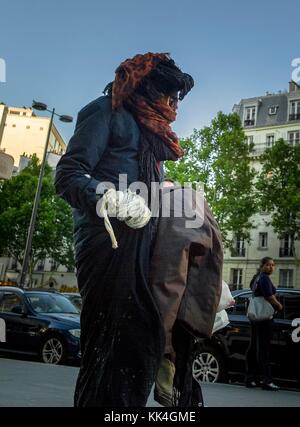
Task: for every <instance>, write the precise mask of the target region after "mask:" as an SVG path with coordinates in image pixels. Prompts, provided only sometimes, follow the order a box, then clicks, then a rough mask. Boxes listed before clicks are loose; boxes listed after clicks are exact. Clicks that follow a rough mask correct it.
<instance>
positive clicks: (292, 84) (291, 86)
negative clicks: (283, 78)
mask: <svg viewBox="0 0 300 427" xmlns="http://www.w3.org/2000/svg"><path fill="white" fill-rule="evenodd" d="M291 92H300V86H299V85H298V84H297V83H296V82H294V81H293V80H291V81H290V82H289V93H291Z"/></svg>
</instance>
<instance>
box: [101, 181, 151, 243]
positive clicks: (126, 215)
mask: <svg viewBox="0 0 300 427" xmlns="http://www.w3.org/2000/svg"><path fill="white" fill-rule="evenodd" d="M101 201H102V203H101V207H100V210H99V213H100V215H101V216H102V217H103V218H104V225H105V228H106V230H107V232H108V233H109V235H110V238H111V242H112V247H113V248H114V249H116V248H117V247H118V242H117V239H116V236H115V233H114V230H113V227H112V225H111V223H110V220H109V217H113V218H117V219H118V220H119V221H124V222H125V224H127V225H128V226H129V227H131V228H142V227H144V226H145V225H146V224H147V223H148V222H149V220H150V218H151V211H150V209H149V208H148V206H147V205H146V203H145V200H144V199H143V198H142V197H141V196H139V195H138V194H136V193H133V192H132V191H130V190H126V191H116V190H115V189H113V188H111V189H109V190H108V191H107V192H106V193H105V194H104V195H103V196H102V200H101Z"/></svg>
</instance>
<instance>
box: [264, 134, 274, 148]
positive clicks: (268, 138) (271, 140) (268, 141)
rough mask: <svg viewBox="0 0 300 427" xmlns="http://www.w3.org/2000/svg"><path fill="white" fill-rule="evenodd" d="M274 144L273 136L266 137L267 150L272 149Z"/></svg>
mask: <svg viewBox="0 0 300 427" xmlns="http://www.w3.org/2000/svg"><path fill="white" fill-rule="evenodd" d="M274 142H275V135H267V140H266V146H267V148H271V147H273V145H274Z"/></svg>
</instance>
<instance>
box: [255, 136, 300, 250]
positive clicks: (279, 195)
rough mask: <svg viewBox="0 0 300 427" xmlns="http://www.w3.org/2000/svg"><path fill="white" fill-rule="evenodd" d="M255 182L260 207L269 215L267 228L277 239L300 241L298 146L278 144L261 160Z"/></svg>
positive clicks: (299, 152) (299, 154) (299, 153)
mask: <svg viewBox="0 0 300 427" xmlns="http://www.w3.org/2000/svg"><path fill="white" fill-rule="evenodd" d="M261 161H262V162H263V168H262V171H261V173H260V175H259V178H258V180H257V184H256V187H257V190H258V197H259V201H260V207H261V209H263V210H266V211H268V212H270V214H271V220H270V224H271V225H272V226H273V228H274V231H275V233H277V235H278V237H279V238H283V237H284V236H285V235H287V234H289V235H291V236H292V241H295V240H299V238H300V145H296V146H292V145H290V144H287V143H286V142H285V141H284V140H283V139H280V140H278V141H277V142H276V143H275V144H274V145H273V147H272V148H269V149H268V150H266V151H265V153H264V154H263V155H262V156H261ZM293 251H294V256H295V257H296V253H295V248H294V247H293Z"/></svg>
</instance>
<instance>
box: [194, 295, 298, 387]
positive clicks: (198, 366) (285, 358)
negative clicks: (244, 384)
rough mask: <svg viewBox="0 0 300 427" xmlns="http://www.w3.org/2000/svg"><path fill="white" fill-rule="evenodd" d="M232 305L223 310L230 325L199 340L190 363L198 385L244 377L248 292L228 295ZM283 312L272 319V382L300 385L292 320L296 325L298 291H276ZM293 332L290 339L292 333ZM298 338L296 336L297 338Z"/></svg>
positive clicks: (248, 338) (248, 340) (247, 334)
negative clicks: (288, 381) (289, 382)
mask: <svg viewBox="0 0 300 427" xmlns="http://www.w3.org/2000/svg"><path fill="white" fill-rule="evenodd" d="M232 294H233V297H234V299H235V301H236V304H235V306H234V307H231V308H230V309H228V310H227V313H228V317H229V320H230V323H229V325H228V326H226V327H225V328H223V329H221V330H219V331H217V332H215V334H214V335H213V336H212V337H211V338H210V339H199V340H197V342H196V351H195V355H194V360H193V375H194V378H196V379H197V380H198V381H202V382H226V381H227V380H228V379H229V378H231V377H232V376H233V375H236V374H238V376H241V377H242V378H243V377H244V375H245V355H246V351H247V349H248V346H249V343H250V322H249V320H248V318H247V316H246V311H247V307H248V301H249V298H250V296H251V295H252V293H251V290H250V289H244V290H239V291H234V292H232ZM277 297H278V299H279V300H280V302H281V303H282V305H283V311H282V312H277V313H276V314H275V316H274V325H273V337H272V341H271V346H272V347H271V366H272V374H273V377H274V379H276V380H278V379H280V380H291V381H295V382H298V383H299V385H300V362H299V361H300V342H299V339H298V340H295V339H294V340H293V338H295V326H293V325H292V321H293V319H297V318H298V319H299V325H300V289H288V288H278V289H277ZM293 331H294V334H293V337H292V333H293ZM298 335H300V333H299V334H298Z"/></svg>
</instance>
